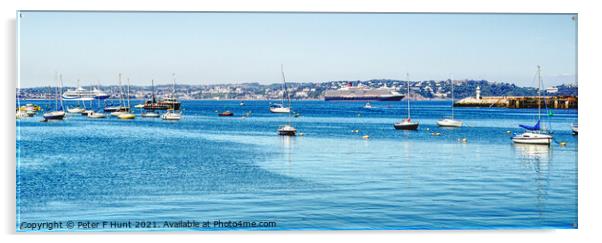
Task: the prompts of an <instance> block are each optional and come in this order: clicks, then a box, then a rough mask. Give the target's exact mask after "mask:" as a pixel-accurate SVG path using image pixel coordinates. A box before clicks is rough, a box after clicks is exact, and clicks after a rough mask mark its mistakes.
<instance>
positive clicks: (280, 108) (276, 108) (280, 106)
mask: <svg viewBox="0 0 602 243" xmlns="http://www.w3.org/2000/svg"><path fill="white" fill-rule="evenodd" d="M282 75H283V80H282V102H281V103H276V104H272V105H270V112H272V113H290V112H291V108H290V102H289V107H286V106H284V99H285V98H286V97H289V95H288V90H287V88H286V80H284V73H282ZM289 101H290V99H289Z"/></svg>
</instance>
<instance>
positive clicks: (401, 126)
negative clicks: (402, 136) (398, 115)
mask: <svg viewBox="0 0 602 243" xmlns="http://www.w3.org/2000/svg"><path fill="white" fill-rule="evenodd" d="M393 126H394V127H395V129H397V130H417V129H418V122H415V121H412V119H410V118H407V119H403V121H401V122H396V123H395V124H393Z"/></svg>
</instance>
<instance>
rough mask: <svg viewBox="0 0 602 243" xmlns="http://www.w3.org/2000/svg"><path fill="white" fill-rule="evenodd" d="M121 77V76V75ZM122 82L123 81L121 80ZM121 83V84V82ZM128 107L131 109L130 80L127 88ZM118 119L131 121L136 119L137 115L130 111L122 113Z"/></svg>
mask: <svg viewBox="0 0 602 243" xmlns="http://www.w3.org/2000/svg"><path fill="white" fill-rule="evenodd" d="M119 76H120V77H121V74H120V75H119ZM120 80H121V79H120ZM120 83H121V82H120ZM127 107H128V108H129V107H130V79H129V78H128V86H127ZM111 114H112V113H111ZM117 117H118V118H119V119H125V120H129V119H134V118H136V115H135V114H133V113H130V112H129V109H128V111H126V112H121V113H120V114H117Z"/></svg>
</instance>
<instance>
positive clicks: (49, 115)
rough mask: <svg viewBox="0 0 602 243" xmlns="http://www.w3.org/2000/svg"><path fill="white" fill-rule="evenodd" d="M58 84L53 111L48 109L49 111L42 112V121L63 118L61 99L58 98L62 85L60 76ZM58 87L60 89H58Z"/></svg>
mask: <svg viewBox="0 0 602 243" xmlns="http://www.w3.org/2000/svg"><path fill="white" fill-rule="evenodd" d="M59 80H60V81H59V85H58V87H57V88H56V95H55V96H54V111H50V112H46V113H44V115H43V117H44V121H47V120H63V118H65V111H63V99H62V98H60V95H61V92H62V89H63V85H62V83H63V82H62V77H61V78H59ZM59 87H60V89H61V90H60V91H59ZM59 100H60V105H59Z"/></svg>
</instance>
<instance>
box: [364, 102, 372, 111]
mask: <svg viewBox="0 0 602 243" xmlns="http://www.w3.org/2000/svg"><path fill="white" fill-rule="evenodd" d="M372 108H374V107H373V106H372V104H370V102H368V103H366V104H365V105H364V109H372Z"/></svg>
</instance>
